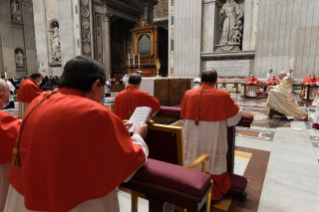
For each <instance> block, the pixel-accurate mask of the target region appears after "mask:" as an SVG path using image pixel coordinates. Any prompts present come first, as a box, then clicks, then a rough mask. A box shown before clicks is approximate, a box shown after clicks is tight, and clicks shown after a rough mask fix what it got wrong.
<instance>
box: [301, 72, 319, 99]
mask: <svg viewBox="0 0 319 212" xmlns="http://www.w3.org/2000/svg"><path fill="white" fill-rule="evenodd" d="M304 84H305V85H311V87H310V88H309V89H310V91H309V95H310V96H309V100H313V99H314V98H315V94H314V93H313V90H314V89H317V88H314V86H315V85H317V86H319V81H318V78H317V77H316V76H315V74H311V75H310V78H307V79H306V80H305V83H304ZM307 94H308V87H306V91H305V98H307Z"/></svg>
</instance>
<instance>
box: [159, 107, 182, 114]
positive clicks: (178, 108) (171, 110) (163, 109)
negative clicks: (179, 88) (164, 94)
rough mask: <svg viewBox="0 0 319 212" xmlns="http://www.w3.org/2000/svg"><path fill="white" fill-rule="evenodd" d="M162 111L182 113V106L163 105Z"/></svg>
mask: <svg viewBox="0 0 319 212" xmlns="http://www.w3.org/2000/svg"><path fill="white" fill-rule="evenodd" d="M160 112H165V113H167V112H169V113H181V108H180V107H168V106H161V109H160Z"/></svg>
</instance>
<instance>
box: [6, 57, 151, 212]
mask: <svg viewBox="0 0 319 212" xmlns="http://www.w3.org/2000/svg"><path fill="white" fill-rule="evenodd" d="M105 81H106V76H105V70H104V68H103V66H102V65H101V64H99V63H98V62H96V61H94V60H92V59H90V58H87V57H84V56H78V57H76V58H74V59H72V60H70V61H68V62H67V64H66V65H65V67H64V72H63V74H62V76H61V78H60V80H59V83H58V86H59V89H58V90H55V91H53V92H51V93H45V94H41V95H40V96H38V97H37V98H36V99H34V100H33V101H32V102H31V104H30V106H29V108H28V109H27V111H26V114H25V116H24V118H23V120H22V124H21V128H20V132H19V134H20V133H21V136H19V137H18V139H17V142H16V144H15V148H14V150H13V162H12V165H11V168H10V172H9V178H8V179H9V182H10V187H9V193H8V198H7V202H6V206H5V209H4V211H5V212H21V211H25V210H26V209H28V210H32V211H50V212H66V211H70V210H72V211H76V212H88V211H95V212H105V211H110V212H111V211H112V212H119V203H118V199H117V192H116V187H117V186H119V185H120V184H121V183H122V182H123V181H125V180H128V179H130V177H131V176H132V175H133V174H134V173H135V172H136V171H137V169H138V168H139V167H140V166H142V165H143V164H144V163H145V162H146V158H147V156H148V148H147V146H146V144H145V142H144V139H143V137H145V136H146V133H147V126H146V124H143V125H142V126H140V125H138V126H137V127H135V129H134V132H133V136H132V137H131V136H130V134H129V132H128V129H127V127H126V126H125V125H124V124H123V122H122V120H120V119H119V118H118V117H117V116H116V115H114V114H113V113H112V112H111V111H110V110H108V109H107V108H106V107H104V106H103V105H101V104H99V102H100V101H101V99H102V98H103V96H104V86H105Z"/></svg>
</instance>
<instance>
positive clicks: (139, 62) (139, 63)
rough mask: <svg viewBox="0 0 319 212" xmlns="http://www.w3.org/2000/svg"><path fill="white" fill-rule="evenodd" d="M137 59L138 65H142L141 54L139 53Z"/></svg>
mask: <svg viewBox="0 0 319 212" xmlns="http://www.w3.org/2000/svg"><path fill="white" fill-rule="evenodd" d="M137 59H138V67H140V65H141V60H140V54H138V57H137Z"/></svg>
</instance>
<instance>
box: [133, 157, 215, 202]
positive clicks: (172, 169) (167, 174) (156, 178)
mask: <svg viewBox="0 0 319 212" xmlns="http://www.w3.org/2000/svg"><path fill="white" fill-rule="evenodd" d="M134 178H136V179H140V180H144V181H147V182H150V183H154V184H157V185H161V186H164V187H167V188H170V189H173V190H176V191H180V192H183V193H186V194H190V195H192V196H197V197H201V196H202V195H203V194H204V192H205V191H206V190H207V188H208V186H209V185H210V180H211V176H210V175H209V174H206V173H202V172H200V171H196V170H193V169H189V168H185V167H183V166H178V165H174V164H170V163H165V162H161V161H157V160H153V159H150V158H149V159H148V162H147V163H146V164H145V165H144V166H143V167H141V168H140V169H139V170H138V172H137V173H136V174H135V175H134Z"/></svg>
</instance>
